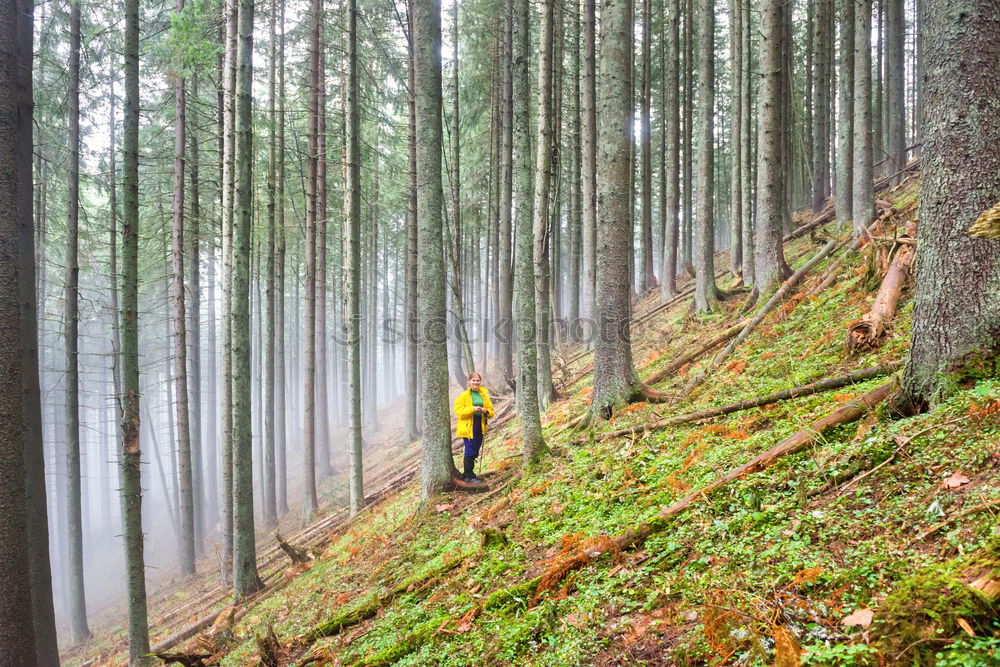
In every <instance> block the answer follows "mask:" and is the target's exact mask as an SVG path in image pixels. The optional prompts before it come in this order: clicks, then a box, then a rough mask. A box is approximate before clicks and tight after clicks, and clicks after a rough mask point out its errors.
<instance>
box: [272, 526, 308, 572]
mask: <svg viewBox="0 0 1000 667" xmlns="http://www.w3.org/2000/svg"><path fill="white" fill-rule="evenodd" d="M274 539H275V540H276V541H277V542H278V546H279V547H281V550H282V551H284V552H285V553H286V554H288V557H289V558H290V559H291V560H292V565H298V564H300V563H308V562H309V561H310V560H311V559H312V557H311V556H310V555H309V552H308V551H306V550H305V549H299V548H298V547H296V546H294V545H292V544H289V543H288V542H287V541H286V540H285V538H283V537H282V536H281V533H279V532H278V531H274Z"/></svg>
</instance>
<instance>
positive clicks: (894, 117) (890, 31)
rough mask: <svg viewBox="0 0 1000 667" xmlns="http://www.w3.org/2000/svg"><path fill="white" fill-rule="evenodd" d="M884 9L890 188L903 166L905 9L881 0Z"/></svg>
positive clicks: (894, 1) (899, 3)
mask: <svg viewBox="0 0 1000 667" xmlns="http://www.w3.org/2000/svg"><path fill="white" fill-rule="evenodd" d="M885 3H886V4H885V7H886V17H885V18H886V52H885V75H886V100H885V106H886V114H885V116H886V153H887V155H888V159H889V164H888V169H887V170H886V172H885V173H887V174H890V175H892V179H891V180H890V185H895V184H896V183H898V182H899V181H900V180H901V179H902V175H901V173H900V172H902V170H903V167H905V166H906V83H905V81H906V57H905V53H906V52H905V45H906V18H905V14H906V10H905V7H904V3H903V0H885Z"/></svg>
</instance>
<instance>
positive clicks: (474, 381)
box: [469, 375, 483, 389]
mask: <svg viewBox="0 0 1000 667" xmlns="http://www.w3.org/2000/svg"><path fill="white" fill-rule="evenodd" d="M482 383H483V380H482V378H480V377H479V376H478V375H473V376H472V377H471V378H469V389H479V385H481V384H482Z"/></svg>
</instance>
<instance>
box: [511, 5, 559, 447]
mask: <svg viewBox="0 0 1000 667" xmlns="http://www.w3.org/2000/svg"><path fill="white" fill-rule="evenodd" d="M554 11H555V10H554V7H553V3H552V0H543V2H542V24H541V28H540V29H541V32H540V33H539V42H538V91H537V92H538V109H537V112H538V122H537V123H536V125H535V128H536V134H535V185H534V188H535V190H534V205H533V206H532V213H533V218H532V230H531V236H532V241H533V243H532V257H533V266H534V275H535V279H534V299H535V340H534V345H533V346H532V347H533V348H534V350H532V354H535V355H536V356H535V359H536V363H537V382H536V383H534V384H532V385H519V386H518V389H519V390H520V389H522V388H523V389H524V390H525V391H527V390H528V388H529V387H530V386H537V388H538V397H537V399H538V404H539V406H538V409H539V410H541V409H544V406H545V404H546V403H547V402H548V399H549V398H550V397H551V395H552V360H551V356H550V351H549V326H548V325H549V318H548V315H549V247H548V245H549V244H548V241H549V238H550V236H549V207H550V205H551V202H550V184H551V178H552V146H553V141H552V134H553V127H552V125H553V123H552V115H553V113H552V106H553V100H552V85H553V81H552V62H553V60H552V56H553V51H554V49H553V44H552V42H553V32H554V31H553V23H554V21H553V13H554ZM521 92H523V93H527V92H528V89H527V88H525V89H524V90H523V91H521ZM520 296H522V295H521V294H520V293H519V297H520ZM518 342H519V348H518V359H519V360H520V359H522V358H523V355H522V352H526V351H525V350H523V349H522V348H523V346H524V345H525V342H524V341H523V340H519V341H518ZM526 442H527V441H526ZM524 456H525V461H526V462H533V461H534V460H535V459H537V458H538V455H537V454H535V453H530V454H529V453H528V452H527V451H526V452H525V454H524Z"/></svg>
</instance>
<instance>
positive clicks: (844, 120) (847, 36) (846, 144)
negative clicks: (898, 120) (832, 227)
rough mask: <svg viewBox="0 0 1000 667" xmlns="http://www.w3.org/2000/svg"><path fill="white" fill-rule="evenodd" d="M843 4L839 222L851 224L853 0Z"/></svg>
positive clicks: (852, 184)
mask: <svg viewBox="0 0 1000 667" xmlns="http://www.w3.org/2000/svg"><path fill="white" fill-rule="evenodd" d="M837 1H838V2H839V6H840V21H839V22H838V23H839V25H840V76H839V77H838V79H837V83H838V88H837V90H838V95H839V99H838V103H837V113H838V116H837V193H836V207H837V222H839V223H840V224H842V225H844V224H848V222H849V221H850V220H851V219H852V218H853V211H852V207H853V206H854V11H855V9H854V0H837Z"/></svg>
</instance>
